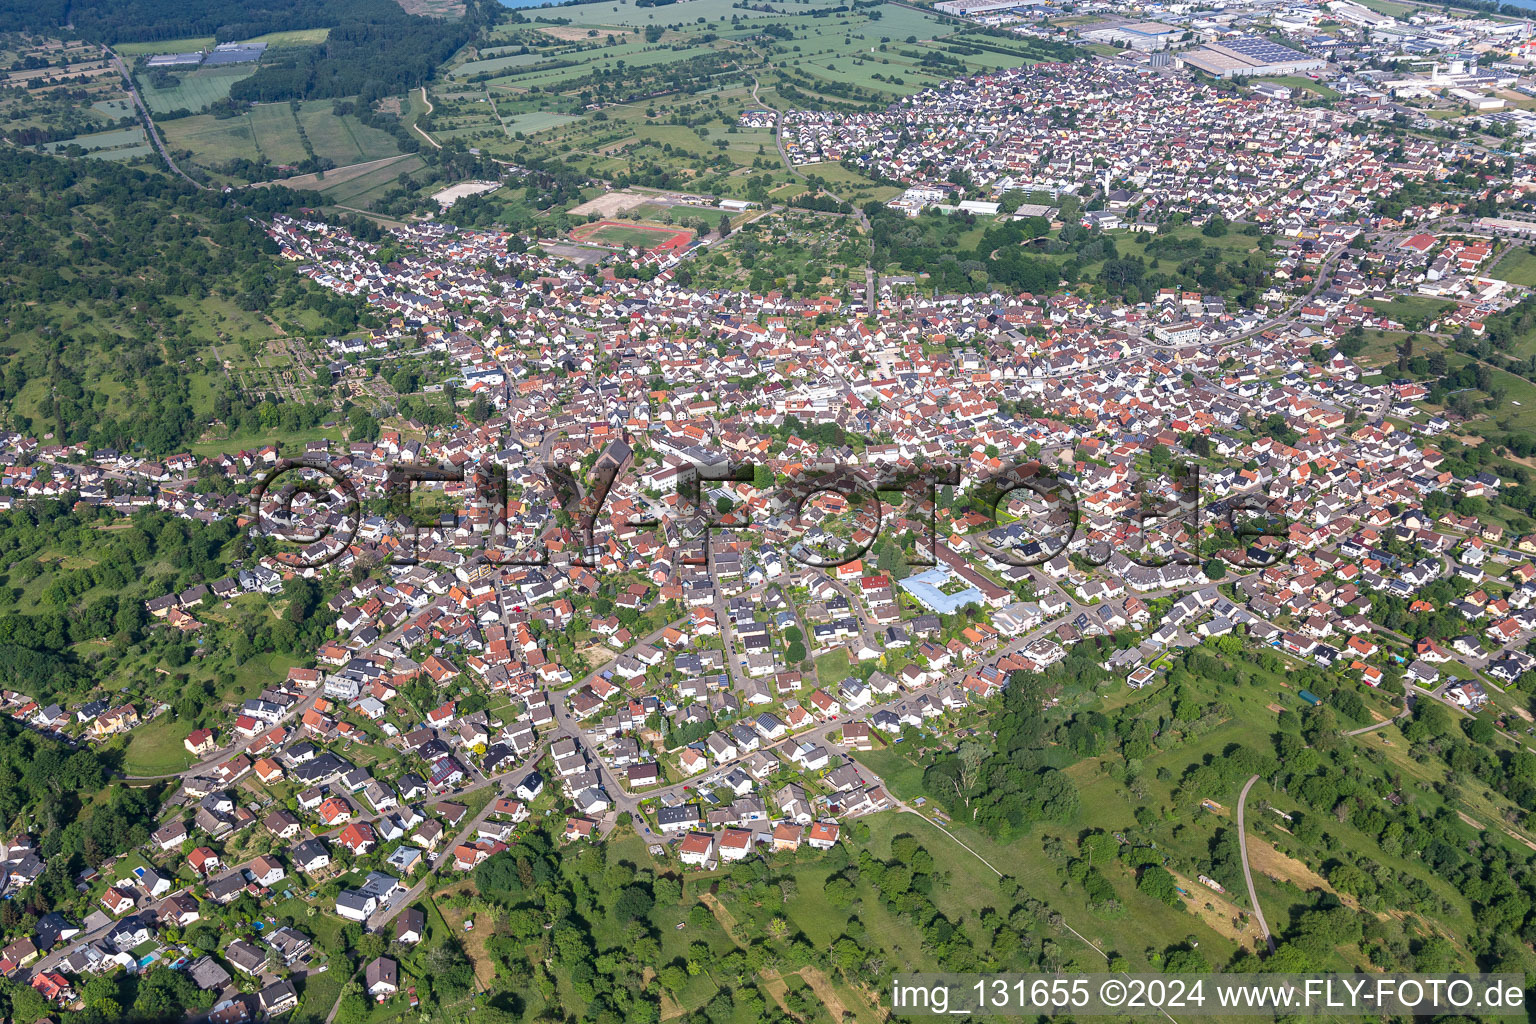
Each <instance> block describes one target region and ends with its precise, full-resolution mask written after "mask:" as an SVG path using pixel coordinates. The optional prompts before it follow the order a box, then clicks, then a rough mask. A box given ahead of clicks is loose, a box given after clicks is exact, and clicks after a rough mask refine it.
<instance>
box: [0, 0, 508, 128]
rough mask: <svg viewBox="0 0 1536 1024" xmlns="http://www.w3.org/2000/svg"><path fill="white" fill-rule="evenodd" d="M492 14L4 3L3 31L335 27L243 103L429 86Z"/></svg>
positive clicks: (293, 55) (374, 5)
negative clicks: (450, 17) (67, 26)
mask: <svg viewBox="0 0 1536 1024" xmlns="http://www.w3.org/2000/svg"><path fill="white" fill-rule="evenodd" d="M491 16H492V15H491V14H485V13H482V10H481V8H480V6H479V5H478V3H477V0H468V3H467V4H466V13H465V16H464V17H463V18H460V19H458V20H456V21H447V20H442V19H436V18H427V17H422V16H419V15H413V14H407V13H406V12H405V10H404V9H403V8H402V7H401V6H400V5H399V4H397V3H395V2H394V0H255V2H251V3H247V2H244V0H211V2H191V0H74V2H71V0H38V2H33V0H0V31H28V32H38V33H50V32H53V33H56V32H57V31H58V30H59V27H60V26H61V25H64V24H65V23H69V24H70V25H72V27H73V29H74V31H75V32H78V33H79V34H80V35H81V36H83V37H84V38H86V39H89V40H92V41H96V42H102V43H108V44H116V43H123V42H142V41H155V40H162V39H185V38H188V37H192V36H213V37H214V39H215V40H217V41H218V42H229V41H232V40H241V39H251V38H253V37H255V36H259V35H263V34H265V33H268V32H282V31H290V30H294V29H307V28H328V29H330V30H331V32H330V36H329V38H328V39H327V40H326V42H325V43H323V44H322V45H320V46H317V47H308V48H303V49H297V50H293V51H291V52H290V53H289V54H288V55H286V56H284V57H281V58H279V59H277V60H275V61H273V62H271V63H263V64H262V65H261V66H260V67H259V68H258V69H257V71H256V73H255V74H254V75H252V76H251V77H250V78H247V79H244V80H243V81H241V82H239V83H237V84H236V86H235V89H234V91H233V98H234V99H235V100H247V101H249V100H257V101H272V100H288V99H330V98H334V97H342V96H358V95H361V96H362V97H363V100H364V102H365V103H371V102H372V101H373V100H375V99H378V98H379V97H380V96H388V95H396V94H398V93H401V92H404V91H405V90H407V89H411V88H414V87H416V86H417V85H420V84H421V83H422V82H424V81H426V79H427V78H428V77H429V76H430V75H431V73H432V71H433V69H434V68H436V67H437V66H438V65H439V64H441V63H442V62H443V61H445V60H447V59H448V57H449V56H450V55H451V54H452V53H453V52H454V51H455V50H457V49H458V48H459V47H461V46H463V45H464V44H465V43H467V42H468V41H469V40H470V39H472V38H473V37H474V35H475V33H476V31H478V29H479V27H480V26H481V25H482V24H483V23H484V22H485V21H486V20H487V19H488V18H489V17H491Z"/></svg>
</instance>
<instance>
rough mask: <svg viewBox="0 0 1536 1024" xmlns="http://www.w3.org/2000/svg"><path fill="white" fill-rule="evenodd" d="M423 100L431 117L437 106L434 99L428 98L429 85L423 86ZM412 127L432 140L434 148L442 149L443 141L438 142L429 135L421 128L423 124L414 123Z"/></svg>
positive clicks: (422, 135) (423, 136)
mask: <svg viewBox="0 0 1536 1024" xmlns="http://www.w3.org/2000/svg"><path fill="white" fill-rule="evenodd" d="M421 102H423V103H425V104H426V105H427V116H429V117H430V116H431V115H432V111H434V110H435V109H437V108H436V107H434V106H432V101H431V100H429V99H427V87H426V86H422V87H421ZM411 127H412V128H413V129H415V131H416V134H417V135H420V136H421V137H422V138H424V139H426V140H427V141H428V142H430V143H431V144H432V148H433V149H442V148H443V144H442V143H441V142H438V141H437V140H436V139H434V138H433V137H432V136H430V135H428V134H427V133H426V132H424V131H422V130H421V125H419V124H412V125H411Z"/></svg>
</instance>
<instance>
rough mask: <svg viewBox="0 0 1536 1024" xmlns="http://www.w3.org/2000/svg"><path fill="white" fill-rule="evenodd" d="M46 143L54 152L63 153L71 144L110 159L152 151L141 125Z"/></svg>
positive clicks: (132, 156)
mask: <svg viewBox="0 0 1536 1024" xmlns="http://www.w3.org/2000/svg"><path fill="white" fill-rule="evenodd" d="M46 145H47V148H48V149H49V150H50V151H51V152H54V153H62V152H65V151H66V150H68V149H69V147H71V146H79V147H80V148H81V149H83V150H85V151H86V152H87V153H89V154H90V155H91V156H95V157H101V158H104V159H109V160H129V159H132V158H134V157H137V156H145V155H147V154H148V153H149V152H150V149H149V140H148V139H147V138H145V137H144V129H143V128H139V127H133V128H115V129H113V130H111V131H105V132H96V133H94V134H91V135H77V136H75V137H74V138H73V139H67V140H65V141H64V142H50V143H47V144H46Z"/></svg>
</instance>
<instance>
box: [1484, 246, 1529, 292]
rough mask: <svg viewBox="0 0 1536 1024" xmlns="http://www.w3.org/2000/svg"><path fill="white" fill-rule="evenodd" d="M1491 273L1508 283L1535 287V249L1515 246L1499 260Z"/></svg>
mask: <svg viewBox="0 0 1536 1024" xmlns="http://www.w3.org/2000/svg"><path fill="white" fill-rule="evenodd" d="M1493 273H1494V276H1496V277H1498V278H1501V279H1502V280H1505V281H1508V282H1509V283H1510V284H1521V285H1525V286H1526V287H1527V288H1536V249H1532V248H1528V247H1527V248H1516V249H1515V250H1514V251H1513V252H1511V253H1510V254H1509V255H1507V256H1505V257H1504V259H1502V260H1501V261H1499V265H1498V266H1497V267H1495V268H1494V271H1493Z"/></svg>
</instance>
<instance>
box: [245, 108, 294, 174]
mask: <svg viewBox="0 0 1536 1024" xmlns="http://www.w3.org/2000/svg"><path fill="white" fill-rule="evenodd" d="M245 116H246V118H247V119H249V121H250V124H251V134H252V135H254V136H255V139H256V148H257V149H259V150H261V155H262V156H264V157H266V158H267V162H268V163H274V164H277V165H278V166H280V167H281V166H282V165H284V164H298V163H302V162H303V161H304V159H305V157H307V156H308V155H309V154H308V153H307V152H306V151H305V149H304V142H303V140H301V139H300V138H299V129H298V124H297V123H296V122H295V121H294V117H293V109H292V108H291V107H289V105H288V104H286V103H258V104H256V105H255V106H253V107H251V110H250V112H249V113H248V114H246V115H245Z"/></svg>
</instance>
